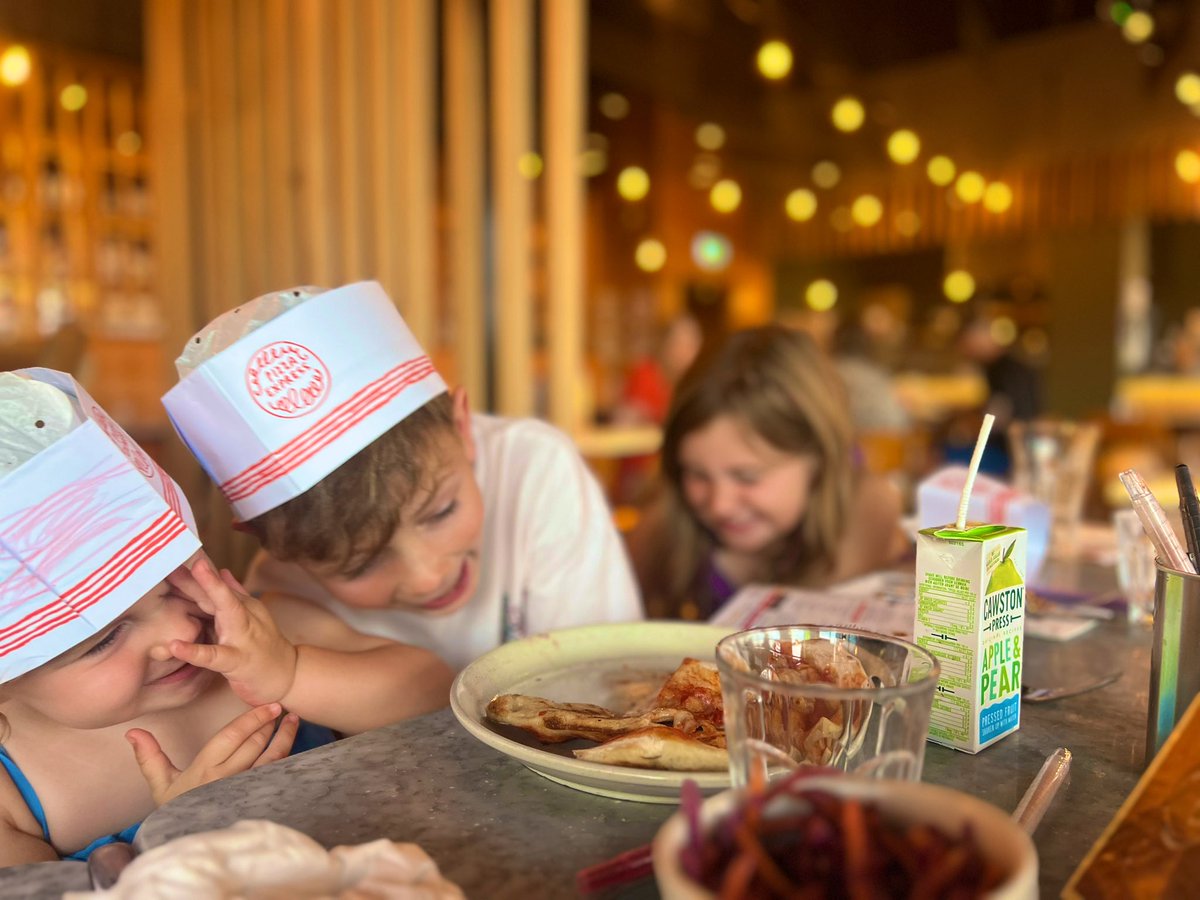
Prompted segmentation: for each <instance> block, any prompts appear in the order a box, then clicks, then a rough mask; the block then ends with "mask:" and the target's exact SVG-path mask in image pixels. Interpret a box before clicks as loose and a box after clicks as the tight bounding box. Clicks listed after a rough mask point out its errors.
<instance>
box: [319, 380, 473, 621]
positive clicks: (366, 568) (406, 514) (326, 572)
mask: <svg viewBox="0 0 1200 900" xmlns="http://www.w3.org/2000/svg"><path fill="white" fill-rule="evenodd" d="M455 424H456V429H457V434H456V435H454V436H449V435H448V436H446V437H445V438H444V439H443V440H442V442H441V445H440V446H439V448H438V452H436V453H435V454H431V458H432V459H435V460H437V462H438V470H437V471H436V473H434V478H433V479H432V488H431V489H430V490H427V491H423V492H420V493H418V494H417V495H416V496H415V497H413V499H412V500H411V501H409V503H408V504H407V505H406V506H405V508H404V509H403V510H401V514H400V524H399V525H398V526H397V527H396V530H395V531H394V532H392V537H391V540H389V541H388V543H387V544H386V545H385V546H384V547H383V549H382V550H380V552H379V553H377V554H376V555H375V556H374V557H373V558H371V559H369V560H367V561H366V562H365V563H364V564H362V565H361V566H359V568H358V570H356V571H353V572H351V573H349V574H345V573H340V572H336V571H334V570H333V569H332V568H330V567H327V566H325V565H324V564H319V563H311V562H304V561H302V562H301V563H300V564H301V565H302V566H303V567H304V568H305V569H307V570H308V572H309V573H310V574H311V575H312V576H313V577H314V578H316V579H317V581H318V582H320V583H321V584H322V586H324V588H325V589H326V590H327V591H329V593H330V594H332V595H333V596H334V597H335V598H337V599H338V600H340V601H341V602H342V603H345V604H346V605H347V606H355V607H359V608H362V609H403V610H407V611H409V612H417V613H421V614H423V615H430V616H443V615H448V614H450V613H452V612H454V611H455V610H458V609H461V608H462V607H464V606H465V605H466V604H467V603H469V602H470V600H471V597H472V596H473V595H474V593H475V587H476V585H477V584H478V581H479V565H478V563H479V540H480V535H481V533H482V531H483V497H482V496H481V494H480V492H479V484H478V482H476V480H475V472H474V469H473V468H472V463H473V462H474V459H475V447H474V443H473V441H472V439H471V431H470V419H469V416H468V415H467V413H466V407H465V403H464V404H463V406H462V408H461V416H460V409H459V406H458V405H457V404H456V408H455Z"/></svg>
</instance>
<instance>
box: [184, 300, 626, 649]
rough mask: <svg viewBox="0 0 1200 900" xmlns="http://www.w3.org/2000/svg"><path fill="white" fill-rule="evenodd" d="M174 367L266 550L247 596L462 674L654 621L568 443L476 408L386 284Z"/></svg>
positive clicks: (263, 304) (207, 464)
mask: <svg viewBox="0 0 1200 900" xmlns="http://www.w3.org/2000/svg"><path fill="white" fill-rule="evenodd" d="M176 365H177V368H178V369H179V372H180V376H181V381H180V383H179V384H178V385H176V386H175V387H174V388H172V389H171V390H170V391H169V392H168V393H167V394H166V396H165V397H164V398H163V403H164V405H165V406H166V408H167V412H168V413H169V414H170V416H171V420H172V422H174V424H175V427H176V429H177V430H178V432H179V434H180V436H181V437H182V438H183V440H184V441H185V442H186V443H187V444H188V446H189V447H190V448H191V449H192V451H193V452H194V453H195V454H196V456H197V457H198V458H199V460H200V463H201V465H203V466H204V468H205V470H206V471H207V472H208V473H209V475H210V476H212V477H213V479H214V480H215V481H216V482H217V484H218V485H219V486H220V488H221V490H222V491H223V492H224V494H225V496H226V497H227V498H228V500H229V501H230V503H231V504H232V505H233V509H234V513H235V515H236V516H237V518H238V519H239V520H240V521H241V523H242V525H241V527H243V528H245V529H246V530H248V531H251V532H252V533H254V534H255V535H256V536H257V537H258V538H259V540H260V541H261V543H262V545H263V548H264V551H265V552H262V553H260V554H259V556H258V558H257V559H256V560H255V563H254V564H253V565H252V567H251V573H250V575H249V577H248V583H249V584H250V586H251V588H252V589H253V590H259V591H272V592H281V593H284V594H290V595H293V596H300V597H306V598H309V599H312V600H315V601H316V602H318V603H320V604H321V605H323V606H325V607H327V608H328V609H330V610H332V611H333V612H335V613H336V614H337V615H338V616H339V617H340V618H342V619H343V620H345V621H346V622H348V623H350V624H351V625H352V626H353V627H354V628H356V629H359V630H362V631H364V632H367V633H369V634H376V635H380V636H386V637H392V638H394V639H403V640H404V641H406V642H411V643H414V644H418V645H420V646H423V647H427V648H429V649H432V650H434V651H435V652H437V653H438V654H439V655H440V656H441V657H442V658H443V659H446V660H447V661H449V662H450V663H451V665H452V666H454V667H456V668H461V667H463V666H465V665H466V664H467V663H468V662H470V661H471V660H472V659H474V658H475V657H477V656H479V655H480V654H482V653H484V652H486V651H488V650H491V649H492V648H494V647H496V646H497V645H499V644H501V643H503V642H504V641H506V640H510V639H512V638H516V637H522V636H524V635H527V634H533V633H537V632H542V631H547V630H550V629H554V628H562V627H566V626H571V625H582V624H586V623H591V622H601V621H609V622H611V621H628V620H636V619H640V618H641V617H642V609H641V602H640V600H639V598H638V594H637V588H636V586H635V584H634V581H633V577H632V574H631V571H630V568H629V563H628V560H627V558H626V556H625V552H624V548H623V546H622V544H621V541H620V538H619V536H618V534H617V532H616V529H615V527H614V526H613V524H612V520H611V516H610V513H609V510H608V506H607V504H606V502H605V500H604V497H603V494H602V493H601V491H600V488H599V485H598V484H597V483H596V481H595V479H594V478H593V477H592V475H591V473H590V472H589V471H588V470H587V467H586V466H585V465H584V463H583V460H582V459H581V458H580V456H579V454H578V452H577V451H576V449H575V447H574V446H573V445H572V444H571V442H570V440H569V439H568V438H567V437H566V435H564V434H562V433H561V432H559V431H557V430H556V429H554V428H553V427H551V426H550V425H547V424H545V423H543V422H538V421H535V420H531V419H523V420H505V419H499V418H495V417H492V416H486V415H472V414H471V413H470V411H469V409H468V406H467V397H466V394H465V392H464V391H463V390H462V389H461V388H460V389H457V390H455V391H453V392H447V388H446V384H445V382H444V381H443V380H442V379H441V377H440V376H439V375H438V373H437V372H436V371H435V370H434V368H433V365H432V363H430V361H429V357H428V356H427V355H426V354H425V352H424V351H423V350H422V349H421V347H420V346H419V345H418V344H417V342H416V340H415V339H414V338H413V336H412V334H411V333H410V332H409V330H408V327H407V326H406V325H405V324H404V321H403V319H401V318H400V315H399V313H398V312H397V311H396V308H395V306H394V305H393V304H392V302H391V300H390V299H389V298H388V296H387V294H385V293H384V291H383V289H382V288H381V287H380V286H379V285H378V284H376V283H375V282H362V283H358V284H352V285H348V286H345V287H341V288H337V289H335V290H330V291H320V290H318V289H315V288H298V289H293V290H291V291H283V292H280V293H277V294H271V295H267V296H265V297H260V298H258V299H257V300H255V301H253V303H252V304H249V305H247V306H246V307H239V308H238V309H235V310H232V311H230V312H227V313H225V314H224V315H222V316H220V317H219V318H217V319H216V320H215V321H214V322H213V323H212V324H211V325H210V326H209V327H208V328H206V329H204V330H203V331H202V332H200V334H198V335H196V337H194V338H193V339H192V340H191V341H190V342H189V344H188V346H187V348H185V350H184V354H183V355H182V356H181V357H180V359H179V360H178V361H177V363H176Z"/></svg>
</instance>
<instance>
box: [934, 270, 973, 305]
mask: <svg viewBox="0 0 1200 900" xmlns="http://www.w3.org/2000/svg"><path fill="white" fill-rule="evenodd" d="M942 292H943V293H944V294H945V295H946V299H947V300H949V301H950V302H952V303H966V302H967V301H968V300H970V299H971V297H973V296H974V295H975V279H974V278H972V277H971V273H970V272H967V271H965V270H963V269H956V270H955V271H953V272H950V273H949V274H947V275H946V277H945V279H943V281H942Z"/></svg>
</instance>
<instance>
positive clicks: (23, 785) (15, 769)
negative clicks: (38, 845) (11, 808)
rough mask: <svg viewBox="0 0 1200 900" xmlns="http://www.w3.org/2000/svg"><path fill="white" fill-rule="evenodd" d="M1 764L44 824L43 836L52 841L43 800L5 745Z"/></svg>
mask: <svg viewBox="0 0 1200 900" xmlns="http://www.w3.org/2000/svg"><path fill="white" fill-rule="evenodd" d="M0 765H3V766H4V768H5V769H6V770H7V771H8V777H9V778H11V779H12V781H13V784H15V785H16V786H17V792H18V793H19V794H20V795H21V799H22V800H24V801H25V805H26V806H28V807H29V811H30V812H31V813H33V817H34V818H35V819H37V822H38V824H39V825H40V826H42V837H44V838H45V839H46V843H47V844H48V843H50V829H49V828H48V827H47V826H46V812H45V810H43V809H42V801H41V800H39V799H38V795H37V791H35V790H34V789H33V785H32V784H30V783H29V779H28V778H26V777H25V773H24V772H22V771H21V768H20V766H18V765H17V764H16V762H14V761H13V758H12V757H11V756H9V755H8V750H6V749H5V748H4V747H0Z"/></svg>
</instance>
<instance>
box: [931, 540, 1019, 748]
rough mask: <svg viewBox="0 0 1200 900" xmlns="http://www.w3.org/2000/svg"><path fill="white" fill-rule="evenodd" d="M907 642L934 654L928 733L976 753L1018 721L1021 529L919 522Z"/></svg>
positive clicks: (941, 741)
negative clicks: (936, 672)
mask: <svg viewBox="0 0 1200 900" xmlns="http://www.w3.org/2000/svg"><path fill="white" fill-rule="evenodd" d="M913 634H914V640H915V641H916V643H918V644H919V645H921V646H922V647H924V648H925V649H926V650H928V651H929V652H930V653H932V654H933V655H934V656H936V657H937V658H938V662H940V663H941V666H942V674H941V677H940V678H939V679H938V687H937V693H936V694H935V695H934V698H933V713H932V715H931V717H930V722H929V739H930V740H931V741H934V742H935V743H938V744H944V745H946V746H947V747H954V748H955V749H958V750H965V751H967V752H968V753H978V752H979V751H980V750H982V749H983V748H984V747H986V746H988V745H989V744H991V743H993V742H995V741H997V740H999V739H1000V738H1002V737H1004V735H1006V734H1008V733H1009V732H1012V731H1016V730H1017V728H1018V727H1019V725H1020V722H1021V666H1022V663H1023V657H1024V652H1025V646H1024V643H1025V641H1024V638H1025V529H1023V528H1017V527H1014V526H1008V525H980V526H975V527H972V528H968V529H966V530H964V531H956V530H955V529H954V527H953V526H952V525H951V526H947V527H945V528H926V529H924V530H923V531H921V532H920V533H919V534H918V535H917V619H916V625H915V627H914V632H913Z"/></svg>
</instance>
